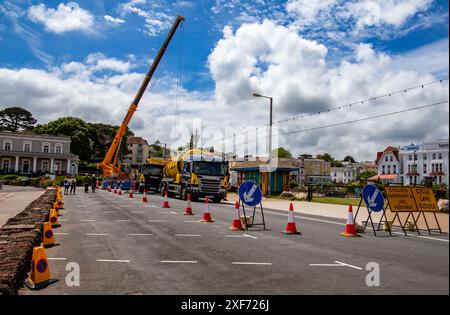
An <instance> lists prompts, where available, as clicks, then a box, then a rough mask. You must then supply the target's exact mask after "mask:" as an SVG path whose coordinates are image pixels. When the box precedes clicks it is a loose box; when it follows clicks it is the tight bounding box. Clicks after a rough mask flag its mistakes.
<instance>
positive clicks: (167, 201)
mask: <svg viewBox="0 0 450 315" xmlns="http://www.w3.org/2000/svg"><path fill="white" fill-rule="evenodd" d="M168 195H169V193H168V192H167V190H166V191H165V193H164V203H163V208H170V205H169V199H168Z"/></svg>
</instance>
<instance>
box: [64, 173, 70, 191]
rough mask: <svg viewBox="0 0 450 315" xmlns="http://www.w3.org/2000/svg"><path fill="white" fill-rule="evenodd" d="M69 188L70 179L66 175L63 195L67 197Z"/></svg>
mask: <svg viewBox="0 0 450 315" xmlns="http://www.w3.org/2000/svg"><path fill="white" fill-rule="evenodd" d="M69 186H70V178H69V175H66V177H65V178H64V195H67V194H68V193H69Z"/></svg>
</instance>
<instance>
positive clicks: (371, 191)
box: [354, 184, 392, 236]
mask: <svg viewBox="0 0 450 315" xmlns="http://www.w3.org/2000/svg"><path fill="white" fill-rule="evenodd" d="M363 200H364V203H365V204H366V209H367V213H368V216H367V219H366V223H365V224H364V228H363V231H365V230H366V228H367V224H368V223H369V221H370V224H371V225H372V230H373V234H374V235H375V236H377V232H376V231H380V226H381V223H382V222H386V224H387V226H388V231H389V234H390V235H392V232H391V227H390V225H389V224H388V223H387V222H388V220H387V216H386V210H387V207H386V208H385V207H384V197H383V193H382V192H381V191H380V190H379V189H378V187H377V186H375V185H372V184H369V185H367V186H366V187H364V189H363V191H362V194H361V199H360V201H359V205H358V209H357V210H356V215H355V218H354V220H355V222H356V218H357V216H358V213H359V210H360V208H361V204H362V202H363ZM381 211H383V214H382V215H381V219H380V221H379V222H378V228H377V229H375V225H374V223H373V220H372V212H375V213H377V212H381ZM383 218H384V221H383Z"/></svg>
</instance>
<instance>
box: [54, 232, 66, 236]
mask: <svg viewBox="0 0 450 315" xmlns="http://www.w3.org/2000/svg"><path fill="white" fill-rule="evenodd" d="M53 234H55V235H69V233H56V232H55V233H53Z"/></svg>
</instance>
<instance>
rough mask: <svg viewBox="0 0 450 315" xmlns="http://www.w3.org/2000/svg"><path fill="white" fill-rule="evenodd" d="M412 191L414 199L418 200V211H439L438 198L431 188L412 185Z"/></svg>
mask: <svg viewBox="0 0 450 315" xmlns="http://www.w3.org/2000/svg"><path fill="white" fill-rule="evenodd" d="M411 191H412V194H413V196H414V200H415V201H416V205H417V211H422V212H433V211H439V207H438V205H437V202H436V198H435V197H434V193H433V190H432V189H431V188H419V187H412V188H411Z"/></svg>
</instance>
